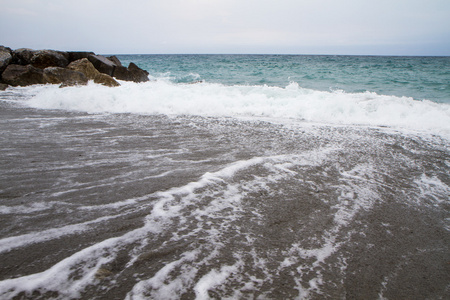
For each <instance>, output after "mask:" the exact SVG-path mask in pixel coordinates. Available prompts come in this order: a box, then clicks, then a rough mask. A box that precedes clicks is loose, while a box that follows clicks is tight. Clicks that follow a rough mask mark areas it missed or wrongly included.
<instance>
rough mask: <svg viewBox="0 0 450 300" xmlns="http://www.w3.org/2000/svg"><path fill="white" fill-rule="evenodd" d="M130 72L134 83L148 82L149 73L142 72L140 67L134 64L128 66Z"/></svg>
mask: <svg viewBox="0 0 450 300" xmlns="http://www.w3.org/2000/svg"><path fill="white" fill-rule="evenodd" d="M128 70H129V71H130V72H131V74H132V75H133V81H134V82H146V81H148V75H149V73H148V72H147V71H145V70H142V69H141V68H139V67H138V66H136V65H135V64H134V63H132V62H131V63H130V64H129V65H128Z"/></svg>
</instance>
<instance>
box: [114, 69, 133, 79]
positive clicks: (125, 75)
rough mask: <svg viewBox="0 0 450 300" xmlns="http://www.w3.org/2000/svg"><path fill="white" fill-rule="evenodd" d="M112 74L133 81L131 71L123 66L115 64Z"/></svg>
mask: <svg viewBox="0 0 450 300" xmlns="http://www.w3.org/2000/svg"><path fill="white" fill-rule="evenodd" d="M113 76H114V77H115V78H117V79H119V80H126V81H133V73H131V72H130V71H129V70H128V69H127V68H125V67H124V66H117V67H116V68H115V69H114V74H113Z"/></svg>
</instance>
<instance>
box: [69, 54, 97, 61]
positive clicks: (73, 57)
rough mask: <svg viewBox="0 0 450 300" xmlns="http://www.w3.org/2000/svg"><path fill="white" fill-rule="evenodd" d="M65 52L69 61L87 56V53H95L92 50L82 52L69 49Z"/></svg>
mask: <svg viewBox="0 0 450 300" xmlns="http://www.w3.org/2000/svg"><path fill="white" fill-rule="evenodd" d="M67 53H68V54H69V63H71V62H73V61H76V60H79V59H82V58H88V57H89V55H95V53H94V52H83V51H70V52H67Z"/></svg>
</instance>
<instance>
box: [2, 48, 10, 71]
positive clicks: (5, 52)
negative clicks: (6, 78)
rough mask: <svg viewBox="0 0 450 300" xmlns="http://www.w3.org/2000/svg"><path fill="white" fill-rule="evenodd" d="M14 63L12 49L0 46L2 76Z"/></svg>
mask: <svg viewBox="0 0 450 300" xmlns="http://www.w3.org/2000/svg"><path fill="white" fill-rule="evenodd" d="M11 61H12V51H11V49H10V48H7V47H3V46H0V74H1V73H2V72H3V71H4V70H5V69H6V67H7V66H8V65H9V64H10V63H11Z"/></svg>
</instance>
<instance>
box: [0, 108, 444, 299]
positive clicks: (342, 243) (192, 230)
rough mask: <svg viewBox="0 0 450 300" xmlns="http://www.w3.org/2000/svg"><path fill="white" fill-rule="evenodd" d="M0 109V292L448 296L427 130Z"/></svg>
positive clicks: (438, 180) (435, 163)
mask: <svg viewBox="0 0 450 300" xmlns="http://www.w3.org/2000/svg"><path fill="white" fill-rule="evenodd" d="M0 105H1V109H0V114H1V118H0V127H1V128H0V140H1V143H0V145H1V146H0V147H1V148H0V149H1V153H2V156H1V157H0V165H1V171H0V178H1V180H0V199H1V203H0V214H1V218H0V225H1V226H0V261H1V262H2V263H1V267H0V280H1V281H0V295H1V298H3V299H11V298H14V297H16V298H17V299H50V298H57V299H71V298H82V299H86V298H89V299H180V298H181V299H193V298H196V299H209V298H213V299H224V298H232V299H293V298H300V299H323V298H348V299H353V298H357V299H373V298H386V299H402V298H403V299H405V298H409V299H411V298H416V299H424V298H432V299H439V298H442V299H443V298H447V297H448V296H449V290H448V288H449V287H448V282H449V274H450V272H449V271H450V270H449V264H448V262H449V261H450V256H449V253H450V252H449V251H448V250H449V249H448V245H449V244H450V243H449V242H450V238H449V232H448V230H449V223H448V220H449V213H448V211H449V210H448V208H449V207H448V199H449V195H450V187H449V182H450V178H449V174H450V172H449V171H450V153H449V143H448V140H446V139H444V138H442V137H440V136H437V135H432V134H425V133H421V134H419V133H405V132H404V131H401V130H400V131H399V130H397V129H393V128H386V127H375V126H352V125H340V126H337V125H325V124H317V123H311V122H300V121H295V122H294V121H286V122H279V123H277V122H273V121H271V122H269V121H264V120H261V119H257V118H253V119H252V118H246V119H242V118H231V117H201V116H182V115H178V116H167V115H160V114H157V115H137V114H108V113H99V114H86V113H83V112H68V111H64V110H49V109H47V110H42V109H34V108H27V107H24V106H23V105H22V104H20V101H19V103H18V102H14V101H3V102H0Z"/></svg>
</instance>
